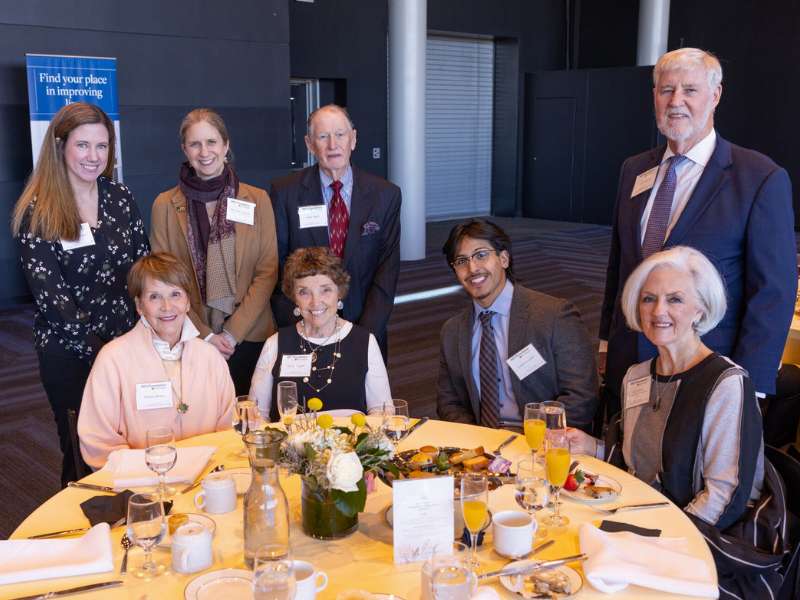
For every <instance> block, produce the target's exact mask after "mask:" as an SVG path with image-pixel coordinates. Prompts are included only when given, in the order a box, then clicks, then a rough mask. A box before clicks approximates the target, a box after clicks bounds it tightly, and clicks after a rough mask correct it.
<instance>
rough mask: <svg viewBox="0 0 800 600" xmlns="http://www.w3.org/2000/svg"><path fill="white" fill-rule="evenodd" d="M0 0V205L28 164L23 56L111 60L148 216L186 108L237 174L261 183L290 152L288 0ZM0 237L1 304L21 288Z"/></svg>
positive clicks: (8, 245)
mask: <svg viewBox="0 0 800 600" xmlns="http://www.w3.org/2000/svg"><path fill="white" fill-rule="evenodd" d="M223 8H224V7H222V6H221V5H220V4H219V3H218V2H213V3H212V2H209V1H208V0H177V1H173V2H161V1H159V0H141V1H139V2H136V3H122V2H107V1H99V0H62V1H60V2H48V1H44V0H30V1H26V2H11V1H7V0H0V126H1V127H2V131H3V132H4V135H3V136H0V213H2V214H4V215H9V214H10V212H11V209H12V207H13V205H14V203H15V202H16V199H17V197H18V196H19V193H20V190H21V189H22V186H23V183H24V181H25V179H26V178H27V177H28V175H29V173H30V171H31V168H32V165H31V158H30V134H29V125H28V97H27V86H26V78H25V54H26V53H42V54H76V55H87V56H113V57H116V58H117V69H118V70H117V83H118V88H119V101H120V117H121V122H120V128H121V137H122V159H123V171H124V177H125V183H126V184H127V185H128V186H129V187H130V188H131V190H132V191H133V193H134V195H135V197H136V199H137V203H138V204H139V208H140V210H141V212H142V214H143V216H144V217H145V222H146V223H147V224H148V226H149V214H150V205H151V203H152V201H153V199H154V198H155V196H156V195H157V194H158V193H159V192H161V191H164V190H165V189H168V188H170V187H172V186H174V185H175V184H176V182H177V173H178V167H179V164H180V162H181V161H182V160H184V158H183V155H182V153H181V151H180V147H179V142H178V137H177V136H178V134H177V131H178V126H179V124H180V120H181V119H182V117H183V116H184V115H185V114H186V112H187V111H188V110H190V109H192V108H195V107H197V106H211V107H213V108H215V109H217V110H218V111H219V112H220V113H221V114H222V116H223V117H224V118H225V120H226V123H227V125H228V129H229V133H230V136H231V142H232V146H233V149H234V152H235V156H236V165H237V168H238V170H239V173H240V177H241V179H242V180H243V181H246V182H248V183H252V184H254V185H258V186H260V187H265V186H266V185H267V182H268V181H269V180H270V179H271V178H272V177H274V176H275V174H276V173H282V172H284V171H285V169H286V167H287V165H288V164H289V160H290V158H289V157H290V146H289V144H290V142H289V140H290V137H289V136H290V128H289V125H290V115H289V101H288V97H289V13H288V0H239V1H237V2H236V3H235V10H224V9H223ZM16 262H17V258H16V250H15V248H14V247H13V244H12V242H11V240H10V238H9V237H8V236H0V267H2V268H3V272H4V273H6V274H8V275H5V276H4V279H3V287H2V291H0V305H2V304H8V303H9V302H12V301H14V300H15V299H20V298H22V297H24V296H25V295H26V294H27V288H26V286H25V284H24V281H23V280H22V277H21V275H20V274H19V271H18V269H17V268H16Z"/></svg>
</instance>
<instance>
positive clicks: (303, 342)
mask: <svg viewBox="0 0 800 600" xmlns="http://www.w3.org/2000/svg"><path fill="white" fill-rule="evenodd" d="M301 326H302V328H303V335H302V336H301V337H300V351H301V352H302V353H303V354H307V353H309V352H310V353H311V371H312V373H316V372H320V371H330V373H329V374H328V377H327V378H326V379H325V384H324V385H323V386H322V387H315V386H314V385H313V384H312V383H311V380H310V377H303V383H305V384H307V385H308V387H310V388H311V389H312V390H314V391H315V392H316V393H320V392H321V391H322V390H324V389H325V388H326V387H328V386H329V385H330V384H331V383H332V382H333V374H334V371H336V362H337V361H338V360H339V359H340V358H341V357H342V354H341V352H340V351H339V350H340V349H341V345H342V339H341V337H339V338H337V339H336V343H335V346H334V348H333V353H332V356H331V363H330V364H329V365H328V366H327V367H319V366H317V365H316V362H317V358H318V355H317V351H318V350H319V349H320V348H322V347H324V346H327V345H328V342H329V341H330V340H331V338H332V337H333V336H334V335H336V334H337V333H338V332H339V331H340V329H341V328H340V327H339V317H338V316H337V317H336V322H335V324H334V327H333V332H332V333H331V334H330V335H329V336H328V337H327V338H326V339H325V341H324V342H322V343H321V344H318V345H317V346H314V344H313V343H312V342H311V341H309V340H308V339H307V338H306V323H305V321H302V322H301Z"/></svg>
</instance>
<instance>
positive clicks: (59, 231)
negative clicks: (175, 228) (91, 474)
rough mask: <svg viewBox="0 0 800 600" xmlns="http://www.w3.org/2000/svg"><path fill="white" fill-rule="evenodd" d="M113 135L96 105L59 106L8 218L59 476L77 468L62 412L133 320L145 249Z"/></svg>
mask: <svg viewBox="0 0 800 600" xmlns="http://www.w3.org/2000/svg"><path fill="white" fill-rule="evenodd" d="M114 143H115V135H114V125H113V123H112V122H111V120H110V119H109V118H108V115H106V114H105V113H104V112H103V111H102V109H100V108H99V107H97V106H94V105H91V104H86V103H83V102H75V103H73V104H68V105H67V106H64V107H63V108H62V109H61V110H60V111H58V113H56V115H55V117H53V120H52V121H51V122H50V126H49V127H48V128H47V133H45V137H44V140H43V142H42V149H41V153H40V155H39V160H38V161H37V163H36V168H35V169H34V171H33V174H32V175H31V177H30V179H29V181H28V183H27V185H26V186H25V189H24V190H23V192H22V195H21V196H20V198H19V200H18V201H17V204H16V206H15V207H14V213H13V216H12V222H11V231H12V233H13V235H14V238H15V239H16V241H17V242H18V243H19V253H20V261H21V265H22V270H23V272H24V274H25V278H26V279H27V282H28V287H29V288H30V291H31V295H32V296H33V299H34V302H35V303H36V311H35V314H34V324H33V334H34V344H35V346H36V351H37V354H38V357H39V372H40V375H41V378H42V384H43V385H44V389H45V392H46V393H47V399H48V400H49V402H50V406H51V407H52V409H53V413H54V415H55V420H56V425H57V427H58V435H59V439H60V443H61V451H62V452H63V454H64V460H63V464H62V472H61V482H62V485H64V484H66V482H67V481H70V480H72V479H75V478H76V477H77V475H78V474H77V473H76V470H75V466H74V462H73V459H72V456H73V455H72V452H73V449H72V444H71V442H70V435H69V426H68V421H67V411H68V410H69V409H75V410H77V409H78V408H80V403H81V396H82V394H83V387H84V385H85V383H86V378H87V377H88V375H89V370H90V369H91V366H92V362H93V361H94V358H95V356H96V355H97V352H98V351H99V350H100V348H101V347H102V346H103V344H105V343H106V342H108V341H110V340H111V339H113V338H115V337H117V336H119V335H122V334H123V333H125V332H126V331H128V330H129V329H130V328H131V327H133V325H134V323H135V311H134V308H133V303H132V301H131V300H130V298H129V297H128V293H127V286H126V276H127V273H128V269H129V268H130V266H131V265H132V264H133V262H134V261H135V260H136V259H137V258H139V257H140V256H144V255H146V254H148V253H149V251H150V246H149V243H148V240H147V237H146V235H145V231H144V225H143V223H142V219H141V217H140V216H139V210H138V208H137V206H136V202H135V201H134V199H133V195H132V194H131V192H130V191H129V190H128V188H126V187H125V186H124V185H121V184H118V183H115V182H114V181H112V180H111V173H112V171H113V167H114V160H113V154H114Z"/></svg>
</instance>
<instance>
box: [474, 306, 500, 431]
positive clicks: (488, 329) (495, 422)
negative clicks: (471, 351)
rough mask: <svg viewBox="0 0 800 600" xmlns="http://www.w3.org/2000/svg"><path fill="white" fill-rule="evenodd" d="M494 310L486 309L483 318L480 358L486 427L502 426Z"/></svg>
mask: <svg viewBox="0 0 800 600" xmlns="http://www.w3.org/2000/svg"><path fill="white" fill-rule="evenodd" d="M494 314H495V312H494V311H491V310H485V311H483V312H482V313H481V314H480V319H481V328H482V331H481V354H480V360H479V363H478V364H479V367H480V380H481V419H480V424H481V425H482V426H484V427H493V428H495V429H496V428H498V427H500V394H499V391H498V388H497V345H496V344H495V341H494V327H492V316H493V315H494Z"/></svg>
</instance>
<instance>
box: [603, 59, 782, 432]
mask: <svg viewBox="0 0 800 600" xmlns="http://www.w3.org/2000/svg"><path fill="white" fill-rule="evenodd" d="M653 83H654V87H653V100H654V105H655V117H656V123H657V125H658V129H659V131H660V132H661V133H662V135H664V137H666V138H667V144H666V146H660V147H658V148H655V149H652V150H650V151H648V152H644V153H642V154H639V155H637V156H633V157H631V158H628V159H627V160H626V161H625V162H624V163H623V165H622V171H621V174H620V179H619V187H618V190H617V200H616V206H615V208H614V216H613V221H612V224H613V234H612V240H611V252H610V256H609V261H608V275H607V279H606V289H605V299H604V302H603V312H602V315H601V322H600V336H599V337H600V340H601V345H600V352H601V353H602V352H603V351H604V350H605V348H606V342H607V350H608V354H607V360H606V388H607V394H606V397H607V398H608V406H607V411H606V415H607V416H608V417H610V416H611V415H613V414H614V413H615V412H616V411H618V410H619V408H620V404H619V398H620V394H621V393H623V392H624V390H620V385H621V382H622V378H623V376H624V375H625V372H626V370H627V369H628V367H629V366H631V365H633V364H635V363H639V362H642V361H644V360H646V359H648V358H651V357H653V356H655V355H656V350H655V348H654V347H653V346H652V345H651V344H650V343H649V342H648V341H647V340H646V339H645V338H644V337H643V336H642V334H637V333H636V332H634V331H632V330H631V329H629V328H628V327H627V326H626V324H625V319H624V317H623V316H622V312H621V309H620V297H621V295H622V290H623V287H624V285H625V281H626V280H627V278H628V275H629V274H630V273H631V271H633V269H634V268H635V267H636V266H637V265H638V264H639V263H640V262H641V261H642V260H643V259H644V258H646V257H647V256H649V255H650V254H652V253H654V252H658V251H659V250H661V249H664V248H668V247H671V246H677V245H682V246H692V247H694V248H697V249H698V250H700V251H701V252H703V253H704V254H705V255H706V256H707V257H708V258H709V259H710V260H711V261H712V262H713V263H714V265H715V266H716V267H717V269H718V270H719V272H720V273H721V274H722V277H723V281H724V282H725V285H726V288H727V295H728V310H727V312H726V314H725V317H724V318H723V319H722V321H721V322H720V324H719V325H718V326H717V327H716V328H715V329H713V330H712V331H710V332H708V333H707V334H706V335H704V336H703V342H704V343H705V344H706V345H707V346H709V347H710V348H711V349H712V350H714V351H716V352H718V353H720V354H722V355H724V356H728V357H730V358H731V359H733V360H734V361H735V362H737V363H738V364H739V365H741V366H742V367H744V368H745V369H747V371H748V372H749V374H750V377H751V379H752V381H753V383H754V385H755V388H756V390H757V391H758V392H759V393H760V394H773V393H774V392H775V378H776V375H777V372H778V367H779V366H780V358H781V354H782V352H783V346H784V343H785V341H786V335H787V332H788V329H789V326H790V324H791V321H792V313H793V308H794V303H795V295H796V292H797V264H796V258H795V256H796V247H795V236H794V211H793V208H792V191H791V182H790V181H789V176H788V175H787V173H786V171H785V170H784V169H782V168H781V167H779V166H778V165H776V164H775V163H774V162H773V161H772V160H770V159H769V158H768V157H767V156H764V155H763V154H760V153H758V152H755V151H753V150H748V149H746V148H742V147H740V146H736V145H734V144H731V143H730V142H728V141H727V140H725V139H723V138H722V137H721V136H719V135H718V134H717V132H716V131H715V129H714V109H715V108H716V106H717V104H719V101H720V97H721V95H722V68H721V66H720V63H719V61H718V60H717V58H716V57H715V56H713V55H712V54H710V53H708V52H704V51H702V50H698V49H696V48H681V49H679V50H674V51H672V52H668V53H666V54H664V55H663V56H662V57H661V58H660V59H659V60H658V63H656V66H655V67H654V69H653ZM647 301H649V298H648V297H647V296H646V294H643V295H642V298H640V302H647ZM680 302H682V299H681V298H679V297H677V296H676V297H675V298H671V299H670V300H669V301H668V303H680ZM662 312H663V315H662V317H663V318H662V317H659V318H660V319H661V320H662V321H663V323H661V325H663V326H664V327H669V326H670V325H671V324H670V318H669V314H670V308H669V306H665V307H664V311H662ZM601 363H602V361H601Z"/></svg>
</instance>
